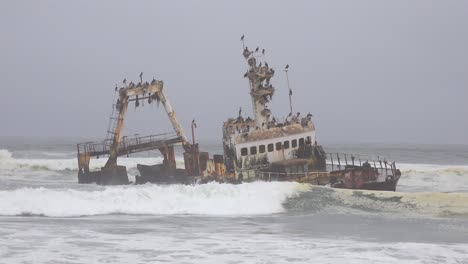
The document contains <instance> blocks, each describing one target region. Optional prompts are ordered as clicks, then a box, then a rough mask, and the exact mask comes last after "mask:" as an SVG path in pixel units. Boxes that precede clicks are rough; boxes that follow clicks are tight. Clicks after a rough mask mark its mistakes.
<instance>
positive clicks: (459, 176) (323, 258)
mask: <svg viewBox="0 0 468 264" xmlns="http://www.w3.org/2000/svg"><path fill="white" fill-rule="evenodd" d="M25 142H26V143H25ZM205 146H206V147H204V149H208V151H210V152H211V153H219V152H221V148H220V147H219V146H217V145H209V144H206V145H205ZM75 147H76V146H75V145H73V144H72V143H70V142H65V141H63V142H52V141H48V142H45V141H42V142H41V141H33V142H28V141H27V140H22V141H8V140H3V141H0V263H468V146H429V145H412V146H407V145H370V144H368V145H352V144H330V145H325V148H326V150H327V151H330V152H352V153H362V154H371V155H385V156H387V157H389V159H390V160H395V161H396V162H397V167H398V168H400V169H401V171H402V177H401V179H400V182H399V185H398V187H397V192H375V191H353V190H339V189H331V188H328V187H317V186H311V185H307V184H299V183H292V182H283V183H279V182H268V183H266V182H254V183H246V184H240V185H229V184H217V183H209V184H205V185H167V186H158V185H152V184H145V185H139V186H134V185H128V186H111V187H103V186H96V185H93V184H91V185H79V184H77V162H76V153H75V152H74V151H75ZM178 160H179V164H180V163H181V161H182V159H181V157H180V153H179V158H178ZM160 161H161V157H160V156H159V154H158V153H157V152H149V153H146V154H144V155H140V156H130V157H124V158H121V159H119V163H120V164H122V165H125V166H127V170H128V173H129V175H130V178H131V179H132V178H133V177H134V176H135V175H136V174H137V173H138V172H137V170H136V164H137V163H144V164H154V163H158V162H160ZM104 163H105V159H103V158H101V159H98V160H93V161H92V163H91V165H92V167H93V168H99V167H100V166H102V165H103V164H104Z"/></svg>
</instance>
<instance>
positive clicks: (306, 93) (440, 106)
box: [0, 0, 468, 144]
mask: <svg viewBox="0 0 468 264" xmlns="http://www.w3.org/2000/svg"><path fill="white" fill-rule="evenodd" d="M0 33H1V45H0V77H1V81H0V83H1V84H0V90H1V97H2V101H1V103H0V124H1V126H0V136H7V137H8V136H21V137H50V138H53V137H60V138H74V137H80V138H87V137H90V138H103V137H104V136H105V131H106V129H107V121H108V117H109V114H110V111H111V103H112V97H113V93H114V86H115V83H117V82H121V80H122V79H123V78H124V77H126V78H127V79H128V80H137V78H138V74H139V73H140V71H143V72H144V77H146V78H147V79H151V78H152V76H155V77H156V78H157V79H161V80H163V81H164V82H165V88H166V91H167V94H168V96H169V98H170V100H171V101H172V104H173V106H174V108H175V110H176V112H177V115H178V117H179V119H180V121H181V122H182V123H183V126H184V127H185V129H186V132H187V134H188V132H189V131H188V129H189V126H190V122H191V120H192V118H194V117H195V118H196V119H197V123H198V125H199V128H198V130H197V133H198V134H199V136H200V137H201V138H204V139H209V138H212V139H215V140H219V141H220V140H221V124H222V122H223V121H224V120H225V119H226V118H227V117H234V116H236V115H237V111H238V109H239V106H242V108H243V109H244V113H249V114H250V113H251V104H250V102H251V101H250V98H249V95H248V83H247V80H246V79H244V78H243V74H244V72H245V70H246V65H245V62H244V60H243V57H242V55H241V51H242V45H241V42H240V41H239V39H240V36H241V35H242V34H243V33H245V35H246V44H247V46H249V47H252V48H254V47H256V46H257V45H259V46H260V47H261V48H265V49H266V53H267V61H268V63H269V64H270V66H272V67H274V68H276V72H277V76H276V77H275V78H274V80H273V83H274V85H275V86H276V88H277V91H276V94H275V96H274V97H273V103H272V105H271V109H272V110H273V113H274V114H275V115H277V116H284V115H285V114H287V113H288V97H287V95H288V91H287V88H286V81H285V76H284V73H283V71H282V70H281V69H282V68H283V67H284V65H286V64H290V66H291V68H290V75H289V77H290V81H291V87H292V89H293V92H294V94H293V101H294V108H295V109H296V110H297V111H301V112H303V113H307V112H309V111H310V112H312V113H313V114H314V121H315V123H316V126H317V133H318V139H319V141H320V140H323V141H328V142H330V141H340V142H353V141H357V142H393V143H411V142H412V143H436V144H437V143H453V144H468V133H467V131H468V104H467V100H468V1H408V0H404V1H400V0H392V1H376V0H369V1H329V0H325V1H271V0H269V1H215V0H213V1H184V2H182V1H164V2H163V1H18V0H11V1H6V0H5V1H1V2H0ZM169 129H170V125H169V121H168V120H167V118H166V117H165V115H164V113H163V109H162V108H161V109H159V110H158V109H157V108H156V107H144V108H139V109H137V110H135V109H134V106H131V107H130V111H129V115H128V122H127V123H126V127H125V132H126V134H133V133H140V134H142V135H143V134H147V133H155V132H163V131H168V130H169Z"/></svg>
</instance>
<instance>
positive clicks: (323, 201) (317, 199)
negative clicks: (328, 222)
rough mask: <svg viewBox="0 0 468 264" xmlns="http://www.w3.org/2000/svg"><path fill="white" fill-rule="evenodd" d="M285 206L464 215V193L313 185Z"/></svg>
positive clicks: (467, 208)
mask: <svg viewBox="0 0 468 264" xmlns="http://www.w3.org/2000/svg"><path fill="white" fill-rule="evenodd" d="M285 206H286V208H288V209H290V210H294V211H306V212H307V211H308V212H319V211H323V210H329V209H332V210H336V211H338V212H343V213H350V212H358V213H359V212H364V213H369V212H374V213H384V214H388V213H390V214H396V215H402V216H431V217H462V218H468V193H443V192H419V193H401V192H386V191H367V190H347V189H332V188H327V187H318V186H314V187H312V190H311V191H310V192H307V193H303V194H301V195H300V196H299V197H297V198H292V199H290V200H289V201H288V202H287V203H286V205H285Z"/></svg>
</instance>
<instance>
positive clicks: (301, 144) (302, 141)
mask: <svg viewBox="0 0 468 264" xmlns="http://www.w3.org/2000/svg"><path fill="white" fill-rule="evenodd" d="M299 146H300V147H302V146H304V139H303V138H300V139H299Z"/></svg>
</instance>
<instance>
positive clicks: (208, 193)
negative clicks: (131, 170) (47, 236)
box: [0, 182, 310, 217]
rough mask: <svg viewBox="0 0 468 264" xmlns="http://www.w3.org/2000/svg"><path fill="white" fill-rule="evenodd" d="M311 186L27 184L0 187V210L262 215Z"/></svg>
mask: <svg viewBox="0 0 468 264" xmlns="http://www.w3.org/2000/svg"><path fill="white" fill-rule="evenodd" d="M309 189H310V186H308V185H303V184H299V183H279V182H270V183H266V182H256V183H245V184H239V185H231V184H218V183H209V184H203V185H167V186H158V185H140V186H117V187H105V188H103V189H101V190H97V191H80V190H73V189H65V190H63V189H62V190H60V189H47V188H22V189H16V190H8V191H0V208H2V209H1V211H0V215H23V216H30V215H41V216H51V217H72V216H91V215H103V214H149V215H172V214H194V215H262V214H273V213H279V212H282V211H283V210H284V208H283V206H282V204H283V202H284V201H285V200H286V199H287V198H290V197H295V196H297V195H299V194H300V193H301V192H305V191H308V190H309Z"/></svg>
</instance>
